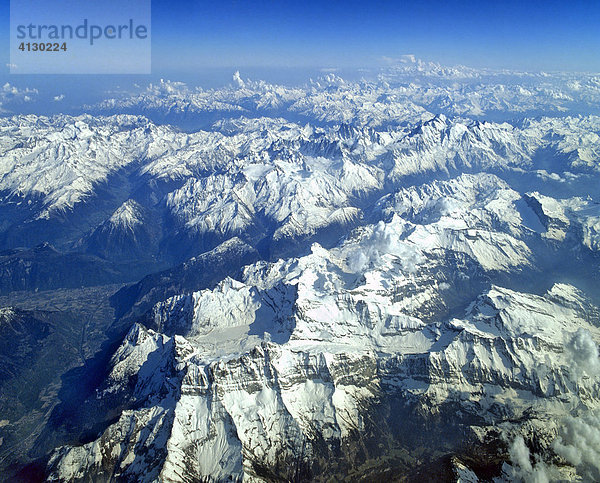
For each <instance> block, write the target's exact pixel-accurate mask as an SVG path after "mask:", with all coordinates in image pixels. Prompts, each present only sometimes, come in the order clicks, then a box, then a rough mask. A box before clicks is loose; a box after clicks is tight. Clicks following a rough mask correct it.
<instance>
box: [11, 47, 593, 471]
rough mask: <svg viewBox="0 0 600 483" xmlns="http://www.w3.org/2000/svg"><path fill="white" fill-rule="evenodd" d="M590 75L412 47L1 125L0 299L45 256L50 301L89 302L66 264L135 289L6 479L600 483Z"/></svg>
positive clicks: (160, 90) (42, 265)
mask: <svg viewBox="0 0 600 483" xmlns="http://www.w3.org/2000/svg"><path fill="white" fill-rule="evenodd" d="M599 79H600V77H598V76H594V75H591V74H589V75H588V74H585V75H584V74H578V75H576V74H564V73H557V74H543V73H542V74H529V73H515V72H492V71H478V70H474V69H468V68H465V67H457V68H446V67H443V66H440V65H437V64H429V63H424V62H421V61H418V60H416V59H414V58H412V57H406V58H403V59H402V63H401V64H400V66H398V67H393V68H388V69H385V71H383V72H381V74H380V75H379V78H378V80H377V81H373V82H367V81H361V82H348V81H345V80H343V79H341V78H338V77H337V76H335V75H333V74H329V75H327V76H326V77H324V78H322V79H319V80H316V81H311V83H309V84H307V85H306V86H301V87H293V88H292V87H284V86H276V85H270V84H267V83H265V82H256V81H249V80H245V79H242V77H241V76H240V75H239V74H238V73H236V74H235V75H234V79H233V84H232V85H231V86H229V87H225V88H222V89H216V90H203V89H200V88H198V89H192V88H189V87H187V86H186V85H184V84H181V83H175V82H168V81H164V82H161V83H160V84H159V85H151V86H149V87H148V88H147V89H146V90H145V91H143V92H142V93H139V94H135V95H133V96H131V95H130V96H125V95H124V96H122V97H120V98H118V99H117V98H115V99H108V100H106V101H104V102H102V103H101V104H99V105H95V106H93V108H90V110H91V113H89V114H82V115H79V116H68V115H58V116H54V117H44V116H35V115H27V116H23V115H15V116H10V117H5V118H2V119H0V215H1V218H0V248H2V249H3V250H4V251H3V252H0V277H2V279H1V280H2V282H4V281H5V280H10V281H11V284H12V285H10V284H4V283H3V284H0V287H4V285H6V286H7V287H8V288H7V289H6V291H8V292H10V291H11V290H15V287H18V288H22V289H35V288H39V287H36V283H37V284H39V282H38V280H40V275H39V274H40V273H44V274H47V272H48V270H47V267H48V264H50V265H51V266H55V267H57V274H56V276H55V277H54V278H52V277H50V281H48V275H44V276H45V277H46V278H44V279H43V280H44V281H45V282H44V283H47V284H50V285H52V283H54V285H53V286H52V287H51V288H59V287H69V288H72V287H74V286H77V285H78V284H92V283H93V282H88V281H86V280H84V279H81V280H83V281H81V280H80V279H77V280H76V281H75V282H74V280H75V278H74V277H75V275H74V274H72V273H71V272H69V271H68V270H67V268H69V267H71V268H72V264H73V262H72V260H85V263H87V264H88V265H86V267H88V266H89V268H86V270H87V271H90V272H91V271H94V270H96V271H99V270H100V269H102V270H103V272H101V273H102V274H106V275H102V276H104V277H105V279H102V280H100V281H98V283H108V282H114V281H122V282H132V281H135V282H137V283H133V284H129V285H127V286H124V287H123V288H121V289H120V290H119V291H117V292H116V293H115V294H114V295H113V296H112V297H111V302H112V306H113V308H114V314H115V319H114V321H112V322H113V324H112V327H111V329H110V330H108V331H106V334H108V335H106V339H105V340H104V342H105V344H104V345H103V346H102V347H101V350H100V353H99V355H98V356H97V360H100V361H104V362H102V364H92V363H90V364H88V365H87V366H85V367H86V368H87V371H88V373H89V374H88V376H89V378H88V379H86V381H88V380H89V381H92V382H90V383H89V384H88V383H86V384H88V386H89V389H90V390H89V391H88V393H86V395H85V397H82V400H81V401H80V402H81V404H79V403H78V404H73V403H70V402H69V400H68V398H67V397H66V396H64V395H63V396H62V399H61V398H59V399H60V400H49V402H48V408H49V409H48V417H47V419H46V420H44V426H43V429H42V430H41V431H38V432H36V433H35V438H31V439H30V440H29V442H28V443H27V445H26V446H25V447H24V450H23V455H20V456H19V457H18V458H17V459H16V460H15V461H17V462H20V463H21V464H25V463H28V462H31V461H33V460H35V464H36V465H37V466H36V468H42V469H41V470H40V471H41V474H43V477H44V478H46V479H48V480H50V481H242V480H243V481H307V480H314V481H322V480H327V479H333V480H336V481H337V480H342V479H344V478H346V479H347V480H350V481H355V480H356V481H358V480H366V481H371V480H375V479H381V478H384V479H386V480H398V481H434V480H440V481H448V480H453V481H477V480H478V479H480V480H481V481H496V482H500V481H519V480H521V481H554V480H557V481H560V480H563V481H564V480H577V479H579V480H580V481H582V480H583V481H593V480H597V479H598V478H600V465H598V461H599V460H598V458H597V456H598V455H599V454H600V448H599V447H598V445H597V441H598V435H599V434H600V424H599V423H598V416H597V415H598V414H600V413H598V411H599V410H600V360H599V359H598V342H599V341H600V309H599V305H598V304H599V303H600V291H599V290H598V286H599V285H598V277H599V274H600V272H599V269H600V254H599V250H600V185H599V184H598V179H599V176H600V163H599V161H600V117H598V116H597V115H596V114H597V105H598V100H599V97H600V80H599ZM191 126H195V127H196V128H194V129H191V128H190V127H191ZM199 126H201V127H202V129H200V130H199V129H197V128H198V127H199ZM182 128H183V129H182ZM40 244H42V245H40ZM49 244H50V245H52V246H50V245H49ZM49 254H51V257H50V255H49ZM77 257H79V258H77ZM49 260H50V261H49ZM75 263H83V262H79V261H77V262H75ZM42 269H44V270H45V271H42ZM98 273H100V272H98ZM36 277H37V278H36ZM42 288H49V287H48V286H44V287H42ZM3 310H5V311H4V312H0V328H2V327H3V326H5V327H9V324H14V326H15V327H19V330H20V331H22V330H26V329H23V328H22V325H23V324H21V325H18V324H17V320H19V321H20V320H29V319H27V317H30V318H31V317H32V316H31V315H23V312H19V311H18V310H17V309H3ZM15 310H17V311H16V312H15ZM19 310H20V309H19ZM15 314H16V315H15ZM36 320H37V319H36ZM52 320H53V323H54V319H52ZM70 320H71V319H70ZM11 321H13V322H11ZM19 323H20V322H19ZM44 327H46V326H44ZM52 327H53V325H52ZM7 330H8V329H7ZM44 330H46V329H44ZM48 330H50V331H51V330H52V329H48ZM48 330H46V332H48ZM46 336H47V335H45V333H43V334H41V335H39V334H36V337H38V338H41V339H43V338H44V337H46ZM82 337H83V336H82ZM26 340H29V339H26ZM36 340H37V339H36ZM24 344H25V343H24ZM30 345H34V344H33V343H31V344H30ZM98 345H100V344H98ZM23 350H24V351H25V350H26V349H23ZM27 350H29V349H27ZM84 369H85V368H84ZM58 380H59V378H58ZM65 380H70V379H65ZM1 383H2V381H1V380H0V384H1ZM55 383H56V384H59V382H56V381H55ZM88 386H86V387H88ZM66 394H69V393H68V392H67V393H66ZM6 404H9V403H6ZM73 406H76V407H73ZM15 423H16V422H15V421H12V420H10V419H7V420H2V421H0V438H2V434H3V433H2V432H3V431H5V432H9V431H11V428H12V427H13V426H14V425H15ZM15 427H16V426H15ZM7 434H8V433H7ZM11 434H12V433H11ZM1 441H2V439H0V458H6V457H5V456H4V455H3V453H2V442H1ZM2 461H4V459H0V463H1V462H2ZM15 464H16V463H15Z"/></svg>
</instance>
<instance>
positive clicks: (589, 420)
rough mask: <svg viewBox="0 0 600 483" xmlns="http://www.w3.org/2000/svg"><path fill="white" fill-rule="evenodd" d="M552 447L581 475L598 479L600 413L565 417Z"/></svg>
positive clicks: (594, 479) (599, 469)
mask: <svg viewBox="0 0 600 483" xmlns="http://www.w3.org/2000/svg"><path fill="white" fill-rule="evenodd" d="M553 447H554V451H556V453H557V454H558V455H560V456H562V457H563V458H564V459H565V460H567V461H568V462H569V463H571V464H572V465H573V466H575V467H577V473H578V474H579V475H580V476H581V477H583V478H584V479H586V480H589V481H600V414H598V413H593V412H589V413H587V414H584V415H582V416H578V417H573V416H569V417H567V418H566V419H565V421H564V425H563V428H562V430H561V431H560V436H559V437H558V438H557V439H556V441H555V442H554V445H553Z"/></svg>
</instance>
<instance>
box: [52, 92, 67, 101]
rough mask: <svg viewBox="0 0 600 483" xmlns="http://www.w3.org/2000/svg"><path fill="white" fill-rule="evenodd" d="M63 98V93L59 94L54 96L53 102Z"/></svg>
mask: <svg viewBox="0 0 600 483" xmlns="http://www.w3.org/2000/svg"><path fill="white" fill-rule="evenodd" d="M64 98H65V95H64V94H61V95H59V96H54V102H60V101H62V100H63V99H64Z"/></svg>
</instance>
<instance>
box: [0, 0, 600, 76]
mask: <svg viewBox="0 0 600 483" xmlns="http://www.w3.org/2000/svg"><path fill="white" fill-rule="evenodd" d="M1 13H2V16H3V22H2V30H0V38H1V39H2V43H3V47H4V48H3V49H2V56H3V57H2V60H3V61H5V62H4V63H7V62H8V43H9V36H8V18H9V2H8V1H7V0H5V1H4V2H3V8H2V12H1ZM152 49H153V57H152V67H153V69H152V70H153V74H155V75H163V73H164V75H167V74H168V75H169V76H171V77H174V76H175V77H176V76H177V75H181V76H185V75H189V74H190V73H193V72H198V71H200V70H203V69H204V70H206V69H219V68H223V69H228V68H240V69H251V68H267V69H268V68H272V69H281V68H299V69H303V68H323V67H332V68H336V67H337V68H357V67H377V66H380V65H383V64H384V63H385V62H384V60H383V59H384V58H386V57H387V58H393V57H397V56H399V55H402V54H415V55H416V56H417V57H419V58H422V59H425V60H432V61H438V62H440V63H443V64H448V65H454V64H465V65H469V66H475V67H485V66H487V67H494V68H498V67H506V68H517V69H532V70H584V71H600V1H598V0H596V1H579V2H577V1H575V2H567V1H562V2H557V1H546V2H527V1H525V2H513V1H498V2H474V1H451V0H450V1H439V2H438V1H427V0H422V1H412V2H406V1H402V0H396V1H370V2H359V1H354V0H346V1H339V0H329V1H313V0H309V1H304V2H301V1H298V2H291V1H251V0H249V1H243V0H228V1H212V2H208V1H197V0H175V1H169V2H167V1H159V0H156V1H153V2H152Z"/></svg>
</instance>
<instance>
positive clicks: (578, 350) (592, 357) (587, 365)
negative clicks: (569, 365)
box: [566, 328, 600, 378]
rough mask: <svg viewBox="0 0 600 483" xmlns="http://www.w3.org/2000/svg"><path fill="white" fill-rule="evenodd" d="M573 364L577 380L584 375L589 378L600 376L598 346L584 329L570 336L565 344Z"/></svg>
mask: <svg viewBox="0 0 600 483" xmlns="http://www.w3.org/2000/svg"><path fill="white" fill-rule="evenodd" d="M566 348H567V351H568V353H569V355H570V356H571V360H572V362H573V369H574V371H575V374H576V376H577V377H578V378H579V377H581V376H583V375H584V374H587V375H588V376H590V377H596V376H598V375H600V359H599V358H598V346H597V344H596V342H595V341H594V339H592V335H591V334H590V333H589V331H587V330H586V329H583V328H580V329H578V330H577V332H575V333H573V334H572V335H571V336H570V339H569V340H568V341H567V344H566Z"/></svg>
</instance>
